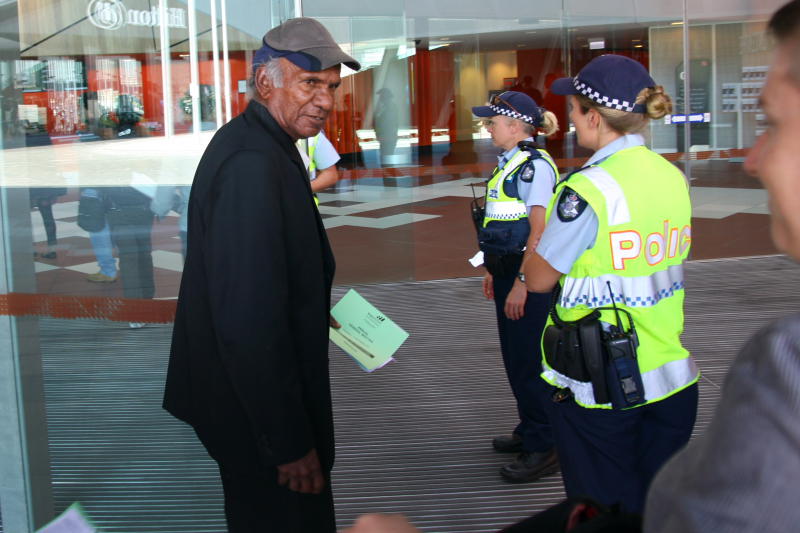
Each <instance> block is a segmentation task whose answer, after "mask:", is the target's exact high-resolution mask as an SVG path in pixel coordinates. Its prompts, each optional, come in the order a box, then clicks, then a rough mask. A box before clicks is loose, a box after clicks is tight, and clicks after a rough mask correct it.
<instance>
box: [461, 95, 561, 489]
mask: <svg viewBox="0 0 800 533" xmlns="http://www.w3.org/2000/svg"><path fill="white" fill-rule="evenodd" d="M472 112H473V113H474V114H475V115H476V116H478V117H484V118H485V123H486V125H487V128H488V130H489V132H490V133H491V135H492V141H493V142H494V144H495V146H497V147H498V148H501V149H502V150H503V153H502V154H501V155H500V156H498V161H499V164H498V165H497V168H496V169H495V171H494V172H493V173H492V176H491V178H490V179H489V182H488V183H487V189H486V204H485V215H484V218H483V221H482V224H480V228H479V231H478V240H479V244H480V248H481V250H482V251H483V252H484V263H485V265H486V268H487V270H488V273H487V274H486V276H485V278H484V280H483V292H484V294H485V295H486V297H487V298H489V299H491V298H494V302H495V307H496V311H497V328H498V330H499V333H500V350H501V352H502V354H503V363H504V364H505V368H506V374H507V375H508V380H509V383H510V384H511V389H512V391H513V392H514V396H515V397H516V400H517V411H518V413H519V419H520V422H519V424H518V425H517V427H516V429H514V431H513V433H512V434H511V435H510V436H506V435H503V436H500V437H497V438H495V439H494V441H493V445H494V447H495V449H496V450H497V451H500V452H520V453H519V456H518V457H517V459H516V460H515V461H514V462H512V463H510V464H507V465H505V466H504V467H503V468H501V470H500V474H501V475H502V476H503V478H504V479H506V480H508V481H512V482H523V481H533V480H535V479H538V478H539V477H541V476H542V475H544V474H547V473H550V472H553V471H554V470H555V469H557V468H558V462H557V459H556V455H555V450H554V447H553V437H552V432H551V429H550V425H549V423H548V421H547V414H546V411H545V407H546V406H545V405H544V403H545V402H546V401H548V400H549V399H548V398H547V392H548V387H547V384H546V383H544V382H543V381H541V380H540V379H539V378H538V374H539V373H540V372H541V365H540V363H539V361H540V359H541V357H540V355H539V354H540V351H539V350H540V347H539V338H540V337H541V332H542V328H543V327H544V323H545V320H546V317H547V306H548V302H549V298H548V297H547V296H546V295H541V294H529V293H528V291H527V290H526V288H525V283H524V277H519V273H520V267H521V265H522V263H524V261H525V260H526V258H527V257H528V256H529V255H530V253H532V252H533V250H534V249H535V248H536V243H537V242H538V241H539V237H540V236H541V234H542V230H543V229H544V225H545V224H544V222H545V209H546V206H547V204H548V203H549V202H550V198H551V196H552V195H553V186H554V185H555V182H556V176H557V175H558V170H557V168H556V166H555V163H554V162H553V159H552V158H551V157H550V155H549V154H548V153H547V152H545V151H544V150H539V149H537V148H536V146H535V144H534V143H533V137H534V135H535V134H536V132H537V130H540V131H542V132H543V133H544V134H545V135H550V134H552V133H555V132H556V131H557V130H558V123H557V122H556V118H555V115H553V113H550V112H547V111H545V110H544V109H542V108H540V107H539V106H538V105H537V104H536V102H535V101H534V100H533V99H532V98H531V97H529V96H528V95H526V94H524V93H520V92H516V91H506V92H504V93H502V94H500V95H498V96H495V97H494V98H493V99H492V101H491V102H490V104H489V105H486V106H478V107H473V108H472Z"/></svg>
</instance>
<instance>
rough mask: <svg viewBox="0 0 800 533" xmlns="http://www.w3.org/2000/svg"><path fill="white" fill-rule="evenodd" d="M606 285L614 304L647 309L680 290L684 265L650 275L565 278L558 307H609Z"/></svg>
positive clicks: (609, 299)
mask: <svg viewBox="0 0 800 533" xmlns="http://www.w3.org/2000/svg"><path fill="white" fill-rule="evenodd" d="M608 283H611V290H612V291H613V292H614V295H615V296H616V301H617V303H621V304H623V305H625V306H627V307H650V306H653V305H656V304H657V303H658V302H660V301H661V300H662V299H664V298H669V297H670V296H672V295H673V294H674V293H675V291H678V290H681V289H683V265H672V266H670V267H668V268H667V269H666V270H661V271H658V272H654V273H653V274H651V275H649V276H637V277H623V276H616V275H613V274H610V275H601V276H597V277H594V278H571V277H565V278H564V284H563V287H562V289H561V300H560V301H559V305H561V307H564V308H567V309H569V308H572V307H577V306H579V305H585V306H587V307H592V308H594V307H604V306H607V305H611V294H610V293H609V290H608Z"/></svg>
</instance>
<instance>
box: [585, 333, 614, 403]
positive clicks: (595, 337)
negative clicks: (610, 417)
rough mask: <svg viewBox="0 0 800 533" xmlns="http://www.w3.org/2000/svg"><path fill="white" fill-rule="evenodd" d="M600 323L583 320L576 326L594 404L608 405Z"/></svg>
mask: <svg viewBox="0 0 800 533" xmlns="http://www.w3.org/2000/svg"><path fill="white" fill-rule="evenodd" d="M600 329H601V326H600V321H599V320H597V319H596V318H595V319H590V320H583V321H581V322H580V323H579V324H578V333H579V336H580V342H581V351H582V353H583V361H584V363H585V365H586V370H587V371H588V373H589V378H590V380H591V382H592V390H593V391H594V401H595V403H599V404H603V403H609V402H610V401H611V400H610V399H609V397H608V387H607V384H606V364H605V361H604V358H603V341H602V340H601V335H600Z"/></svg>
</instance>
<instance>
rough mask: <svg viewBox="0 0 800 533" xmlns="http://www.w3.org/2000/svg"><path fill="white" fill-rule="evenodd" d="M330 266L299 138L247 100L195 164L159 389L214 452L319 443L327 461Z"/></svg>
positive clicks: (281, 455)
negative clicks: (175, 301)
mask: <svg viewBox="0 0 800 533" xmlns="http://www.w3.org/2000/svg"><path fill="white" fill-rule="evenodd" d="M334 268H335V265H334V260H333V254H332V253H331V250H330V246H329V244H328V239H327V236H326V234H325V228H324V226H323V225H322V220H321V218H320V216H319V213H318V212H317V209H316V207H315V206H314V200H313V197H312V194H311V188H310V186H309V181H308V175H307V173H306V170H305V166H304V164H303V162H302V160H301V158H300V155H299V153H298V151H297V148H296V147H295V145H294V144H293V142H292V140H291V139H290V137H289V136H288V135H287V134H286V133H285V132H284V131H283V130H282V129H281V128H280V127H279V126H278V124H277V123H276V122H275V120H274V119H273V118H272V116H271V115H270V114H269V112H268V111H267V109H266V108H265V107H264V106H263V105H262V104H260V103H257V102H255V101H253V102H251V103H250V105H249V106H248V107H247V109H246V110H245V112H244V113H242V114H241V115H239V116H238V117H236V118H235V119H233V120H232V121H231V122H230V123H228V124H227V125H225V126H223V127H222V128H221V129H220V130H219V131H218V132H217V134H216V135H215V136H214V138H213V139H212V140H211V143H210V144H209V145H208V148H207V149H206V151H205V154H204V155H203V158H202V159H201V160H200V164H199V166H198V168H197V173H196V174H195V178H194V183H193V185H192V191H191V196H190V200H189V226H188V251H187V257H186V264H185V267H184V271H183V279H182V280H181V288H180V295H179V297H178V310H177V314H176V316H175V328H174V331H173V336H172V350H171V355H170V362H169V369H168V373H167V383H166V391H165V395H164V408H165V409H167V410H168V411H169V412H170V413H172V414H173V415H174V416H176V417H177V418H179V419H181V420H184V421H186V422H187V423H189V424H191V425H192V426H194V428H195V430H196V431H197V433H198V435H199V436H200V438H201V440H202V441H203V443H204V444H206V447H207V448H209V452H210V453H211V455H212V456H213V457H214V458H215V459H217V460H218V461H220V462H221V463H222V462H223V461H227V462H228V463H229V466H230V464H231V463H235V462H237V461H242V462H245V461H247V460H249V459H248V458H251V457H253V453H251V452H253V451H254V450H256V449H257V451H256V452H255V453H257V455H258V460H260V461H261V462H262V464H263V465H265V466H268V467H269V466H274V465H280V464H284V463H288V462H291V461H295V460H297V459H299V458H301V457H303V456H304V455H305V454H306V453H308V452H309V450H310V449H311V448H316V449H317V452H318V454H319V456H320V462H321V464H322V467H323V470H325V471H330V469H331V468H332V466H333V454H334V442H333V417H332V410H331V395H330V381H329V375H328V312H329V309H330V291H331V284H332V281H333V274H334ZM241 466H242V467H243V468H247V464H242V465H241ZM251 466H254V465H251Z"/></svg>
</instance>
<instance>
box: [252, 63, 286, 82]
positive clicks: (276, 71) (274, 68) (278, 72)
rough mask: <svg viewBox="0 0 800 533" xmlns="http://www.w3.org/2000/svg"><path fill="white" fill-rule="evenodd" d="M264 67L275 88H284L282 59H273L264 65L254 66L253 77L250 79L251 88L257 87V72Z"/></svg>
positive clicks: (257, 64)
mask: <svg viewBox="0 0 800 533" xmlns="http://www.w3.org/2000/svg"><path fill="white" fill-rule="evenodd" d="M261 67H264V68H265V69H266V71H267V76H268V77H269V79H270V81H271V82H272V86H273V87H283V67H281V59H280V58H279V57H273V58H270V59H268V60H267V61H265V62H263V63H256V64H255V65H253V76H252V77H251V78H250V88H251V89H255V87H256V72H258V69H260V68H261Z"/></svg>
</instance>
